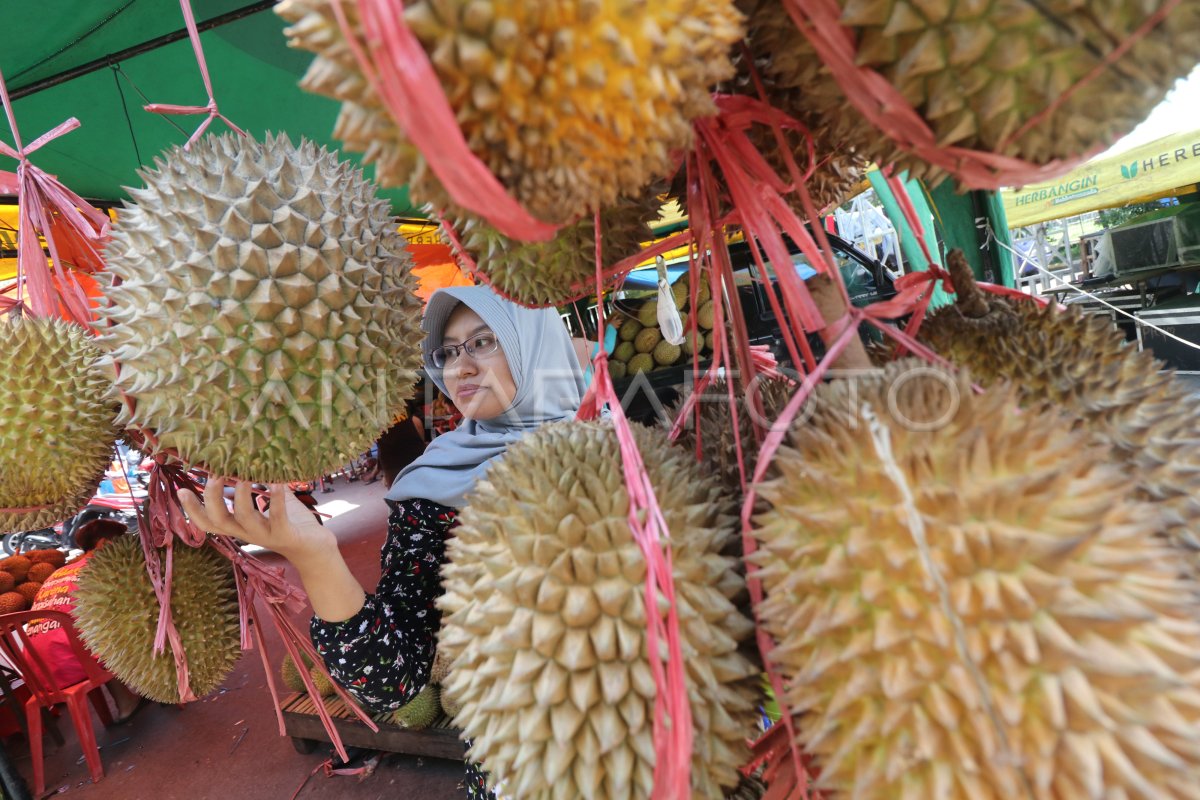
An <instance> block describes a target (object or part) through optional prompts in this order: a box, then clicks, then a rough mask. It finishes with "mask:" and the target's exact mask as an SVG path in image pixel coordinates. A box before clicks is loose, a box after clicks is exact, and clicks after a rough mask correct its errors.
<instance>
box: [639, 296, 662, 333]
mask: <svg viewBox="0 0 1200 800" xmlns="http://www.w3.org/2000/svg"><path fill="white" fill-rule="evenodd" d="M637 320H638V322H639V323H641V326H642V327H643V328H657V327H658V301H657V300H647V301H646V302H644V303H642V305H641V306H640V307H639V308H638V315H637Z"/></svg>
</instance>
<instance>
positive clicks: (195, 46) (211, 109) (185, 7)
mask: <svg viewBox="0 0 1200 800" xmlns="http://www.w3.org/2000/svg"><path fill="white" fill-rule="evenodd" d="M179 8H180V10H181V11H183V21H184V24H185V25H186V26H187V32H188V38H189V39H191V41H192V52H193V53H194V54H195V56H196V66H198V67H199V68H200V78H201V79H202V80H203V81H204V91H206V92H208V104H207V105H203V106H177V105H172V104H170V103H150V104H149V105H146V106H144V108H145V109H146V110H147V111H149V112H150V113H151V114H207V115H208V117H207V118H206V119H205V120H204V122H202V123H200V127H198V128H196V132H195V133H193V134H192V135H191V137H190V138H189V139H188V140H187V143H186V144H185V145H184V146H183V149H184V150H187V149H189V148H190V147H191V146H192V143H193V142H194V141H196V140H197V139H199V138H200V136H201V134H203V133H204V131H206V130H208V126H209V125H211V124H212V121H213V120H214V119H220V120H222V121H223V122H224V123H225V124H226V125H228V126H229V129H230V130H232V131H233V132H234V133H236V134H238V135H239V136H245V135H246V132H245V131H243V130H242V129H241V128H239V127H238V126H237V125H234V124H233V123H232V122H230V120H229V118H228V117H226V116H225V115H224V114H222V113H221V111H220V109H218V108H217V99H216V97H215V96H214V95H213V88H212V79H211V78H209V75H208V62H207V61H205V60H204V48H203V47H202V46H201V45H200V32H199V31H198V30H197V29H196V16H195V15H194V14H193V13H192V5H191V3H190V2H188V0H179Z"/></svg>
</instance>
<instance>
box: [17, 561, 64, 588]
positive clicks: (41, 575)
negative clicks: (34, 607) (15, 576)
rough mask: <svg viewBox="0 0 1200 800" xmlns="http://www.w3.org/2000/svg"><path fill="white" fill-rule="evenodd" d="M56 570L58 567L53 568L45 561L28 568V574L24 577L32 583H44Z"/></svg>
mask: <svg viewBox="0 0 1200 800" xmlns="http://www.w3.org/2000/svg"><path fill="white" fill-rule="evenodd" d="M56 569H58V567H56V566H54V565H53V564H49V563H47V562H45V561H38V562H35V563H34V565H33V566H32V567H30V568H29V572H28V573H27V574H26V576H25V577H26V578H27V579H28V580H31V581H33V582H34V583H45V582H46V579H47V578H49V577H50V576H51V575H53V574H54V571H55V570H56Z"/></svg>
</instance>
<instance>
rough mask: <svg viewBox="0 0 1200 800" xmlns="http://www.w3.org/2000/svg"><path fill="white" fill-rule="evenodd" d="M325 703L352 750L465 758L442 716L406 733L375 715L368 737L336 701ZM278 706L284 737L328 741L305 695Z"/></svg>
mask: <svg viewBox="0 0 1200 800" xmlns="http://www.w3.org/2000/svg"><path fill="white" fill-rule="evenodd" d="M325 703H326V708H327V709H328V710H329V715H330V716H331V717H332V718H333V726H334V728H335V729H336V730H337V732H338V735H340V736H341V737H342V742H343V743H345V744H347V745H350V746H352V747H364V748H367V749H370V750H383V751H384V752H388V753H405V754H408V755H414V756H427V757H429V758H447V759H451V760H454V761H461V760H462V759H463V757H464V756H465V755H466V751H467V746H466V744H465V743H464V742H462V741H461V740H460V739H459V738H458V735H459V731H458V729H456V728H454V727H452V726H451V724H450V719H449V718H448V717H446V716H445V715H442V716H441V717H440V718H439V719H437V720H436V721H435V722H434V723H433V725H432V726H430V727H428V728H424V729H422V730H410V729H408V728H401V727H400V726H399V725H394V724H392V723H391V722H390V721H388V720H389V718H390V716H391V715H389V714H379V715H377V716H375V717H373V719H374V721H375V724H376V725H378V726H379V732H378V733H372V732H371V729H370V728H368V727H367V726H366V725H364V724H363V723H362V722H360V721H359V720H358V718H357V717H355V716H354V714H353V712H352V711H350V710H349V709H348V708H347V707H346V704H345V703H343V702H342V701H341V699H340V698H328V699H326V701H325ZM280 705H281V706H282V708H283V724H284V729H285V730H286V731H287V735H288V736H291V737H294V738H297V739H315V740H317V741H322V742H328V741H329V734H328V733H326V731H325V726H324V725H322V724H321V718H320V717H318V716H317V713H316V706H315V705H314V703H313V701H312V700H311V699H309V697H308V696H307V695H303V694H299V695H294V696H292V697H288V698H286V699H285V700H284V701H283V703H281V704H280Z"/></svg>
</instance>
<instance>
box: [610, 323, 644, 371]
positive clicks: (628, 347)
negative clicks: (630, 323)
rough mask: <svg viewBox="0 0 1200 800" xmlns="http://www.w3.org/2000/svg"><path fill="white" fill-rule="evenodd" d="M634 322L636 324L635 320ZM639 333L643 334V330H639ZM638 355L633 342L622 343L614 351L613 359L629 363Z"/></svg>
mask: <svg viewBox="0 0 1200 800" xmlns="http://www.w3.org/2000/svg"><path fill="white" fill-rule="evenodd" d="M634 322H636V320H634ZM638 332H639V333H640V332H641V328H638ZM636 354H637V349H636V348H634V346H633V342H621V343H620V344H619V345H617V347H616V349H615V350H613V355H612V357H613V358H615V359H616V360H617V361H628V360H629V359H631V358H633V357H634V355H636Z"/></svg>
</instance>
